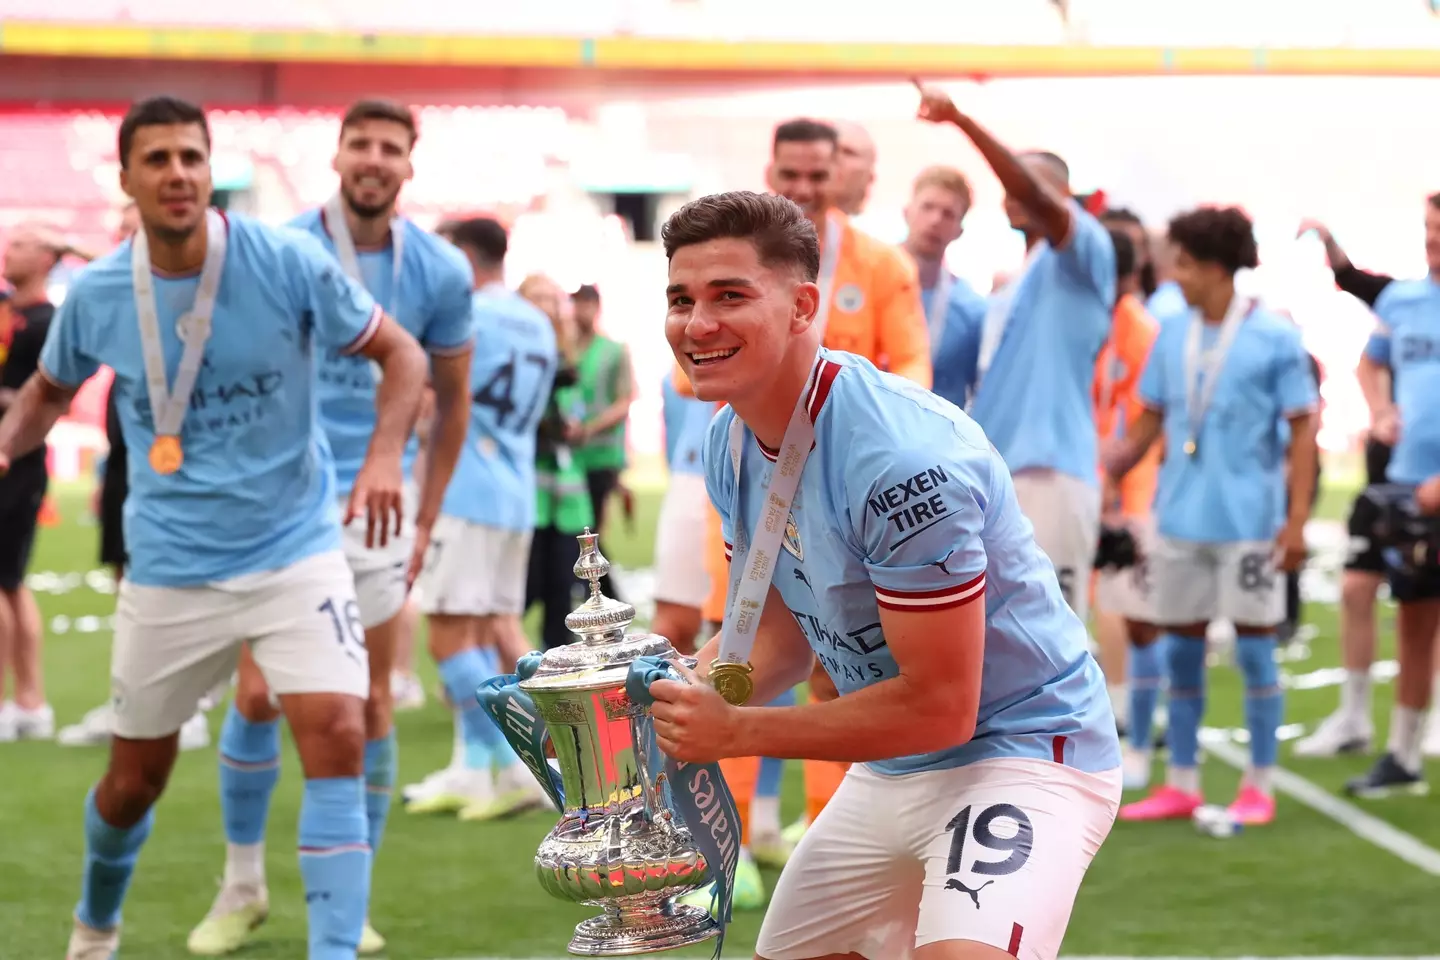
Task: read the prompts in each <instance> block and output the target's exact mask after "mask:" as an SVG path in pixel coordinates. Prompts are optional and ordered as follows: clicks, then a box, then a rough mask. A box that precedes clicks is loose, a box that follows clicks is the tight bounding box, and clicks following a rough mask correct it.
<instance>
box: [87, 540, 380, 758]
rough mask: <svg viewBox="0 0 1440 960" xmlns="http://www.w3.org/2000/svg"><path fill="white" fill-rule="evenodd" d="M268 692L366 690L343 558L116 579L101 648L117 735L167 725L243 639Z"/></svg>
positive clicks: (365, 661)
mask: <svg viewBox="0 0 1440 960" xmlns="http://www.w3.org/2000/svg"><path fill="white" fill-rule="evenodd" d="M247 641H248V642H249V644H250V652H251V653H252V654H253V655H254V657H255V663H256V664H257V665H258V666H259V667H260V673H261V674H262V675H263V676H264V677H265V682H266V684H267V685H268V686H269V688H270V690H271V693H272V694H273V695H279V696H284V695H286V694H291V693H341V694H346V695H348V696H352V697H359V698H361V699H364V698H365V697H368V696H369V694H370V666H369V658H368V657H367V656H366V652H365V629H364V627H362V626H361V624H360V611H359V607H358V604H357V603H356V600H355V584H354V580H353V579H352V577H351V575H350V567H349V566H348V565H346V563H345V555H344V554H343V553H341V552H340V551H338V550H336V551H333V552H331V553H322V554H317V555H315V556H313V557H307V558H306V559H304V560H301V561H299V562H298V563H294V564H291V565H290V566H288V567H284V568H282V569H279V570H267V571H265V572H263V573H250V574H245V575H244V576H240V577H235V578H233V579H230V580H222V581H219V582H216V583H210V584H206V585H204V586H199V587H149V586H142V585H138V584H135V583H132V582H131V581H130V580H128V579H127V580H122V581H120V592H119V597H118V601H117V605H116V610H115V641H114V644H113V646H112V648H111V654H110V689H111V703H112V706H113V707H114V711H115V722H114V727H113V729H114V732H115V734H116V736H120V737H126V738H129V739H135V740H152V739H156V738H159V737H165V736H169V735H170V734H172V733H174V732H176V731H177V730H179V729H180V727H181V726H182V725H184V723H185V721H186V720H189V719H190V718H191V717H192V716H194V715H195V709H196V706H197V705H198V704H199V703H200V700H201V698H203V697H204V696H205V695H206V694H207V693H208V692H210V690H211V689H213V688H214V687H216V686H217V685H219V684H221V683H222V682H224V681H226V680H227V679H228V678H229V677H230V675H231V674H232V673H233V672H234V671H235V665H236V661H237V659H238V657H239V655H240V646H241V644H242V643H245V642H247Z"/></svg>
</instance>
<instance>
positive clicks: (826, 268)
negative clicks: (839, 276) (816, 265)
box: [815, 213, 845, 343]
mask: <svg viewBox="0 0 1440 960" xmlns="http://www.w3.org/2000/svg"><path fill="white" fill-rule="evenodd" d="M844 240H845V232H844V230H843V229H842V228H841V225H840V221H839V219H838V218H837V217H836V216H835V215H834V214H833V213H829V214H826V215H825V248H824V249H823V250H821V251H820V275H819V277H818V278H817V279H816V281H815V282H816V283H817V284H818V285H819V287H820V307H819V309H818V310H816V311H815V327H816V329H818V330H819V331H820V342H821V343H824V342H825V327H826V326H827V325H828V324H829V323H830V301H831V299H832V298H833V296H834V293H835V269H836V267H838V266H839V264H840V245H841V244H842V243H843V242H844Z"/></svg>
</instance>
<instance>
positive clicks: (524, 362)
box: [440, 284, 559, 530]
mask: <svg viewBox="0 0 1440 960" xmlns="http://www.w3.org/2000/svg"><path fill="white" fill-rule="evenodd" d="M474 301H475V355H474V358H473V359H472V360H471V363H470V429H469V432H468V433H467V434H466V436H465V446H464V447H463V448H462V449H461V451H460V462H459V463H457V464H456V465H455V475H454V476H453V477H451V479H450V486H449V487H447V488H446V490H445V502H444V503H443V504H441V506H440V512H441V513H443V514H445V515H446V516H451V517H459V518H460V519H462V520H468V521H469V522H471V523H480V524H484V525H485V526H487V527H496V528H498V529H501V530H532V529H534V527H535V431H536V430H537V429H538V428H539V426H540V418H541V417H542V416H543V415H544V413H545V405H546V403H547V402H548V401H549V399H550V391H551V389H552V388H553V387H554V385H555V370H556V368H557V367H558V366H559V355H558V353H557V351H556V345H555V328H554V327H553V326H552V325H551V323H550V318H549V317H547V316H545V314H544V313H541V312H540V310H539V309H538V308H537V307H536V306H535V305H534V304H532V303H531V302H530V301H529V300H526V299H525V298H524V297H522V296H520V294H518V293H515V292H514V291H511V290H507V289H505V287H503V286H501V285H500V284H491V285H489V286H487V287H484V288H482V289H480V290H478V291H476V293H475V296H474Z"/></svg>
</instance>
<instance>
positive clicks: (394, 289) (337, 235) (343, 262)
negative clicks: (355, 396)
mask: <svg viewBox="0 0 1440 960" xmlns="http://www.w3.org/2000/svg"><path fill="white" fill-rule="evenodd" d="M324 210H325V227H326V229H327V230H329V232H330V239H331V241H332V242H334V244H335V259H337V260H339V261H340V268H341V269H342V270H344V271H345V275H346V276H347V277H349V278H350V279H351V280H354V281H355V282H356V283H358V284H360V286H362V287H364V286H365V275H364V274H363V273H361V272H360V255H359V254H358V253H357V252H356V251H355V238H354V237H352V236H351V235H350V224H349V222H347V221H346V219H345V204H344V201H343V200H342V199H341V197H340V194H339V193H335V194H334V195H332V196H331V197H330V199H329V200H326V201H325V207H324ZM390 250H391V253H392V257H391V259H392V260H393V263H392V264H391V274H390V309H389V311H388V312H389V314H390V316H392V317H394V318H395V319H396V320H398V319H400V279H401V269H402V268H403V267H404V265H405V222H404V221H403V220H401V219H400V218H399V217H394V218H392V219H391V221H390ZM370 369H371V370H372V371H373V372H374V374H375V382H376V383H379V382H380V379H381V376H382V375H381V372H380V364H378V363H376V362H374V361H373V360H372V361H371V362H370Z"/></svg>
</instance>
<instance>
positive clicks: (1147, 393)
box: [1138, 327, 1165, 410]
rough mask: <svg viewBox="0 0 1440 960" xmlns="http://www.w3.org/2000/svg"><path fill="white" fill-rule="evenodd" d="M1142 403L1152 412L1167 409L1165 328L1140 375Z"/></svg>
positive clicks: (1157, 338)
mask: <svg viewBox="0 0 1440 960" xmlns="http://www.w3.org/2000/svg"><path fill="white" fill-rule="evenodd" d="M1138 392H1139V394H1140V402H1141V403H1143V404H1145V406H1147V407H1149V408H1150V409H1151V410H1164V409H1165V328H1164V327H1161V328H1160V334H1159V336H1157V337H1156V338H1155V345H1154V346H1153V347H1151V348H1150V356H1148V357H1147V358H1146V359H1145V369H1144V370H1143V371H1142V372H1141V373H1140V386H1139V388H1138Z"/></svg>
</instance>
